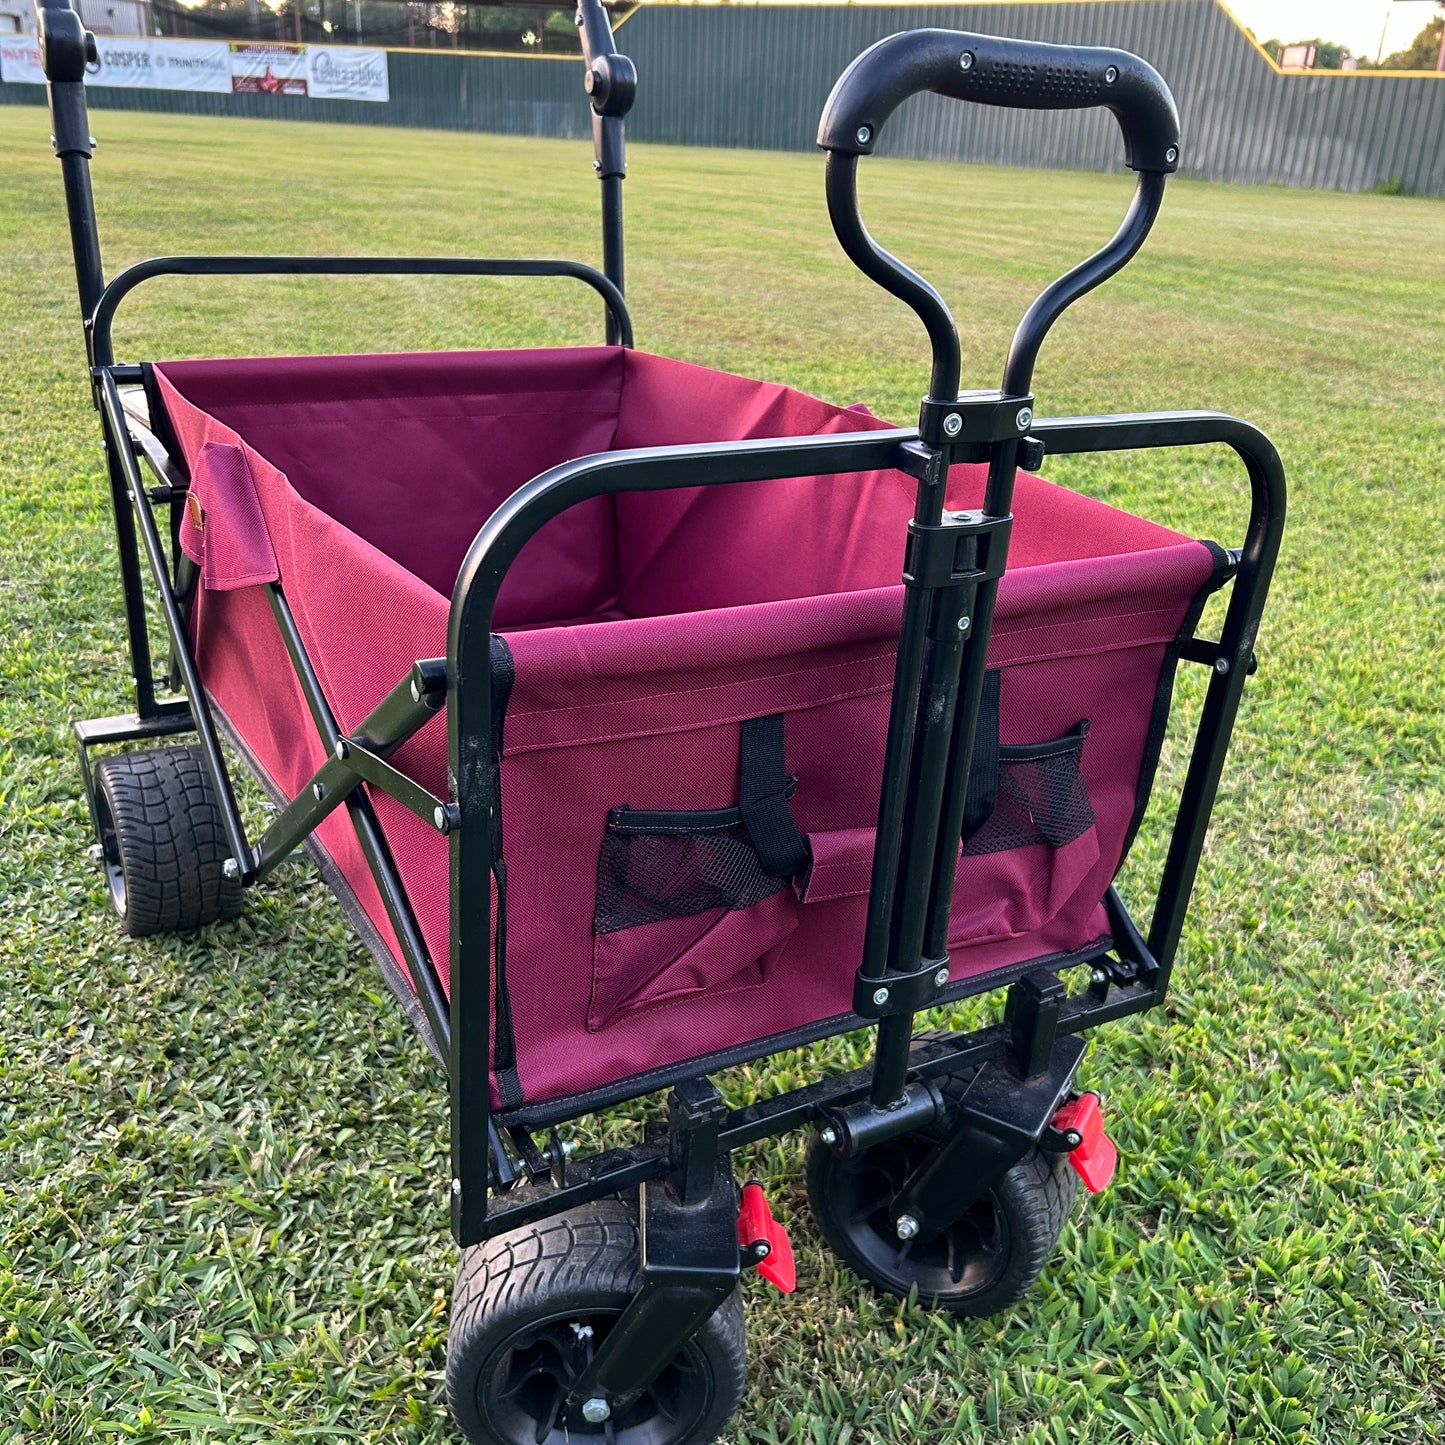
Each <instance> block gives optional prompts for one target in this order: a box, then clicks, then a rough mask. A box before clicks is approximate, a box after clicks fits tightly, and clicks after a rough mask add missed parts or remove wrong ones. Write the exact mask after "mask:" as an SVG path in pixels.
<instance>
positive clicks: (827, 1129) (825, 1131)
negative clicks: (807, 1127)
mask: <svg viewBox="0 0 1445 1445" xmlns="http://www.w3.org/2000/svg"><path fill="white" fill-rule="evenodd" d="M818 1137H819V1138H820V1139H821V1140H822V1141H823V1142H824V1143H825V1144H826V1145H827V1146H828V1147H829V1148H830V1149H831V1148H832V1147H833V1145H834V1144H836V1143H837V1142H838V1131H837V1130H836V1129H835V1128H834V1127H833V1126H832V1125H831V1124H824V1125H823V1127H822V1128H821V1129H819V1130H818Z"/></svg>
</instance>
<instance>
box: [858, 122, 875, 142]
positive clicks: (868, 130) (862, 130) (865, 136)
mask: <svg viewBox="0 0 1445 1445" xmlns="http://www.w3.org/2000/svg"><path fill="white" fill-rule="evenodd" d="M857 139H858V144H859V145H860V146H866V145H867V144H868V142H869V141H870V140H872V139H873V128H872V127H871V126H866V125H860V126H859V127H858V132H857Z"/></svg>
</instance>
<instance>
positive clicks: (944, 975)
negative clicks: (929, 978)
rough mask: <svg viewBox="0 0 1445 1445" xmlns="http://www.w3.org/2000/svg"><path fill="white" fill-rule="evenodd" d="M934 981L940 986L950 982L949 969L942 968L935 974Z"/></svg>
mask: <svg viewBox="0 0 1445 1445" xmlns="http://www.w3.org/2000/svg"><path fill="white" fill-rule="evenodd" d="M933 981H934V983H936V984H937V985H938V987H939V988H942V987H943V986H944V985H945V984H946V983H947V982H948V970H947V969H946V968H940V969H939V970H938V972H937V973H935V974H934V975H933Z"/></svg>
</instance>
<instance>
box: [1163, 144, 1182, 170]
mask: <svg viewBox="0 0 1445 1445" xmlns="http://www.w3.org/2000/svg"><path fill="white" fill-rule="evenodd" d="M1164 159H1165V160H1166V161H1168V162H1169V164H1170V165H1171V166H1172V165H1173V164H1174V162H1175V161H1177V160H1178V159H1179V147H1178V146H1170V147H1169V149H1168V150H1167V151H1165V152H1164Z"/></svg>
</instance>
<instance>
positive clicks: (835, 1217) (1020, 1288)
mask: <svg viewBox="0 0 1445 1445" xmlns="http://www.w3.org/2000/svg"><path fill="white" fill-rule="evenodd" d="M942 1082H943V1093H944V1097H945V1099H947V1100H948V1101H949V1102H950V1103H953V1102H956V1100H957V1099H959V1098H961V1097H962V1095H963V1091H964V1089H965V1087H966V1086H967V1083H968V1078H967V1077H959V1078H951V1079H947V1080H944V1081H942ZM944 1128H945V1124H944V1123H940V1124H936V1125H934V1126H933V1128H931V1129H929V1130H926V1131H921V1132H919V1133H916V1134H904V1135H900V1136H899V1137H897V1138H894V1139H888V1140H885V1141H884V1142H883V1143H881V1144H876V1145H874V1147H873V1148H871V1149H866V1150H864V1151H863V1153H862V1154H860V1155H857V1156H856V1157H854V1158H852V1159H846V1160H845V1159H840V1158H839V1157H838V1156H837V1155H836V1154H834V1152H833V1151H832V1150H831V1149H830V1148H829V1147H828V1146H827V1145H826V1144H824V1143H823V1141H822V1140H821V1139H818V1138H814V1140H813V1142H812V1144H811V1145H810V1147H809V1150H808V1159H807V1187H808V1203H809V1205H810V1207H811V1208H812V1211H813V1218H814V1219H815V1220H816V1221H817V1225H818V1229H819V1231H820V1232H821V1233H822V1235H823V1238H824V1240H825V1241H826V1243H827V1244H828V1247H829V1248H830V1249H831V1250H832V1251H833V1253H834V1254H836V1255H837V1256H838V1257H839V1259H841V1260H842V1261H843V1262H844V1263H845V1264H847V1265H848V1266H849V1267H850V1268H851V1269H852V1270H853V1271H854V1273H855V1274H858V1275H859V1276H861V1277H862V1278H863V1279H865V1280H867V1281H868V1283H869V1284H871V1285H872V1286H873V1287H874V1288H875V1289H878V1290H880V1291H882V1292H883V1293H884V1294H891V1295H897V1296H899V1297H900V1298H903V1299H906V1298H908V1296H909V1294H910V1293H911V1291H912V1290H913V1288H914V1287H915V1286H916V1287H917V1289H918V1298H919V1300H920V1302H921V1303H923V1304H925V1305H928V1306H932V1307H935V1308H939V1309H945V1310H948V1311H949V1312H950V1313H952V1314H955V1315H959V1316H963V1317H975V1318H976V1317H983V1316H987V1315H995V1314H998V1313H1000V1312H1001V1311H1002V1310H1005V1309H1007V1308H1008V1307H1009V1306H1010V1305H1012V1304H1014V1303H1016V1302H1017V1301H1018V1300H1020V1299H1021V1298H1022V1297H1023V1296H1024V1295H1025V1294H1027V1293H1028V1291H1029V1290H1030V1289H1032V1288H1033V1286H1034V1283H1035V1282H1036V1281H1037V1280H1038V1277H1039V1275H1040V1274H1042V1273H1043V1268H1044V1265H1045V1264H1046V1263H1047V1261H1048V1258H1049V1255H1051V1254H1052V1253H1053V1251H1054V1246H1055V1245H1057V1243H1058V1241H1059V1235H1060V1234H1061V1233H1062V1232H1063V1228H1064V1224H1065V1222H1066V1221H1067V1219H1068V1217H1069V1213H1070V1211H1071V1210H1072V1208H1073V1205H1074V1198H1075V1195H1076V1192H1077V1188H1078V1179H1077V1176H1076V1175H1075V1173H1074V1171H1073V1170H1072V1169H1070V1168H1069V1166H1068V1162H1067V1160H1066V1159H1065V1157H1064V1156H1063V1155H1057V1156H1050V1155H1048V1154H1044V1153H1041V1152H1040V1151H1039V1150H1037V1149H1032V1150H1030V1151H1029V1153H1028V1154H1026V1155H1025V1156H1024V1157H1023V1158H1022V1159H1021V1160H1020V1161H1019V1162H1018V1163H1017V1164H1015V1165H1014V1167H1013V1168H1012V1169H1010V1170H1009V1172H1008V1173H1007V1174H1005V1175H1004V1177H1003V1178H1002V1179H1001V1180H1000V1181H999V1182H998V1183H997V1184H996V1185H995V1186H994V1187H993V1189H991V1190H990V1191H989V1192H988V1193H987V1194H986V1195H985V1196H984V1197H983V1198H982V1199H980V1200H979V1201H978V1202H977V1203H976V1204H975V1205H973V1207H972V1208H971V1209H969V1210H968V1211H967V1213H965V1214H964V1215H963V1216H962V1218H960V1219H957V1220H955V1221H954V1223H953V1224H952V1225H950V1226H949V1228H948V1229H946V1230H945V1231H944V1232H943V1233H942V1234H941V1235H940V1236H939V1237H938V1238H937V1239H936V1240H934V1241H933V1242H932V1243H930V1244H927V1245H922V1246H920V1245H919V1244H918V1243H917V1242H916V1241H914V1240H907V1241H905V1240H901V1239H899V1238H898V1236H897V1233H896V1232H895V1230H894V1227H893V1220H892V1217H891V1214H890V1210H889V1206H890V1204H891V1203H892V1200H893V1198H894V1196H895V1195H896V1194H897V1192H898V1190H899V1189H900V1188H901V1187H902V1185H903V1182H904V1180H905V1179H907V1177H908V1176H909V1174H911V1173H912V1172H913V1170H914V1169H916V1168H917V1167H918V1165H919V1164H921V1163H922V1162H923V1160H924V1159H925V1158H926V1157H927V1155H928V1154H929V1152H930V1151H931V1150H932V1149H933V1147H934V1146H935V1145H936V1144H937V1143H938V1141H939V1139H940V1138H941V1137H942V1135H943V1132H944Z"/></svg>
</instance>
